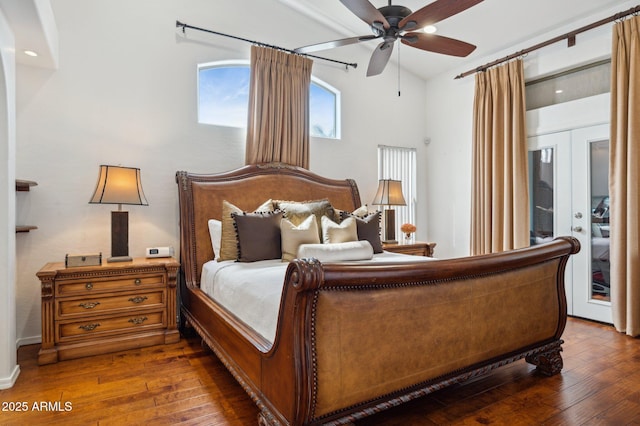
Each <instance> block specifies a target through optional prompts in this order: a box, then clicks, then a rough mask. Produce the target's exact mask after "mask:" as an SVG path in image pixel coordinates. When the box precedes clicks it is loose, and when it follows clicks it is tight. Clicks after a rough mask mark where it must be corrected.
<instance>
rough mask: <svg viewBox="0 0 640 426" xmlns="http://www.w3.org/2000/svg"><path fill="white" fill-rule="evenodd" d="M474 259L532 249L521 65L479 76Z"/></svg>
mask: <svg viewBox="0 0 640 426" xmlns="http://www.w3.org/2000/svg"><path fill="white" fill-rule="evenodd" d="M472 161H473V166H472V167H473V169H472V179H473V181H472V195H471V254H472V255H477V254H485V253H494V252H499V251H505V250H511V249H515V248H521V247H527V246H528V245H529V188H528V183H527V179H528V175H527V140H526V124H525V103H524V72H523V65H522V61H521V60H517V61H513V62H509V63H508V64H505V65H502V66H500V67H496V68H491V69H489V70H487V71H486V72H481V73H477V74H476V91H475V100H474V122H473V158H472Z"/></svg>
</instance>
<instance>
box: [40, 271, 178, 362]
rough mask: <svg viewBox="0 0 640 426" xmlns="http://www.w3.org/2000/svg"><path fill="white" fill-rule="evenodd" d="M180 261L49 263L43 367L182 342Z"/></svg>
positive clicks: (44, 283)
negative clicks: (178, 288) (179, 326)
mask: <svg viewBox="0 0 640 426" xmlns="http://www.w3.org/2000/svg"><path fill="white" fill-rule="evenodd" d="M179 266H180V264H179V263H178V261H176V259H174V258H158V259H145V258H135V259H133V260H132V261H130V262H118V263H107V262H106V261H104V262H103V263H102V265H98V266H81V267H71V268H65V265H64V262H56V263H47V264H46V265H44V266H43V267H42V269H40V270H39V271H38V273H37V274H36V275H37V276H38V278H40V282H41V296H42V347H41V348H40V352H39V353H38V363H39V364H40V365H42V364H51V363H55V362H58V361H62V360H66V359H73V358H79V357H83V356H90V355H97V354H104V353H108V352H115V351H121V350H125V349H132V348H140V347H144V346H152V345H158V344H166V343H175V342H177V341H179V340H180V334H179V332H178V329H177V326H176V318H177V317H176V308H177V307H176V277H177V272H178V267H179Z"/></svg>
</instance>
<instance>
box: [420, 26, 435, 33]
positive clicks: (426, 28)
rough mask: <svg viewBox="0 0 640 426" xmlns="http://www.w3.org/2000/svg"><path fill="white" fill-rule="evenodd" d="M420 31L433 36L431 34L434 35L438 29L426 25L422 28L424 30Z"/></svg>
mask: <svg viewBox="0 0 640 426" xmlns="http://www.w3.org/2000/svg"><path fill="white" fill-rule="evenodd" d="M422 31H424V32H425V33H427V34H433V33H435V32H436V31H438V28H436V26H435V25H427V26H426V27H424V28H423V29H422Z"/></svg>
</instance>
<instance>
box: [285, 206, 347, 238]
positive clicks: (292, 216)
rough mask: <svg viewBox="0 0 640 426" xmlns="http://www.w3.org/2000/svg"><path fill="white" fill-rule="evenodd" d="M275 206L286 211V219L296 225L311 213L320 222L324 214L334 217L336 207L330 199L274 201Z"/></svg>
mask: <svg viewBox="0 0 640 426" xmlns="http://www.w3.org/2000/svg"><path fill="white" fill-rule="evenodd" d="M274 207H275V208H276V209H280V210H282V211H283V212H284V217H285V219H288V220H289V221H291V223H293V224H294V225H296V226H298V225H300V224H301V223H302V222H303V221H304V220H305V219H306V218H308V217H309V216H310V215H314V216H315V217H316V219H317V220H318V223H320V220H321V218H322V216H328V217H330V218H333V217H334V215H335V214H334V209H333V206H332V205H331V203H330V202H329V200H327V199H323V200H314V201H282V200H276V201H274ZM321 237H322V234H321V233H320V228H318V238H321Z"/></svg>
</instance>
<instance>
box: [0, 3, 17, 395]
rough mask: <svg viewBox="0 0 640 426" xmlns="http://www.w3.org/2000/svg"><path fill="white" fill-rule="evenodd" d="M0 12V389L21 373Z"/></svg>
mask: <svg viewBox="0 0 640 426" xmlns="http://www.w3.org/2000/svg"><path fill="white" fill-rule="evenodd" d="M9 28H10V27H9V24H8V23H7V21H6V18H5V16H4V14H3V13H2V10H0V206H1V207H0V294H1V295H2V296H1V297H0V323H2V327H0V348H1V349H0V389H5V388H9V387H11V386H13V383H14V382H15V380H16V379H17V377H18V374H19V373H20V368H19V367H18V365H17V360H16V351H15V342H16V315H15V314H16V233H15V225H16V210H15V208H16V202H15V187H16V186H15V185H16V184H15V149H16V140H15V136H16V135H15V114H16V105H15V102H16V87H15V84H16V83H15V82H16V78H15V52H14V51H15V42H14V38H13V34H12V32H11V30H10V29H9Z"/></svg>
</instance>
